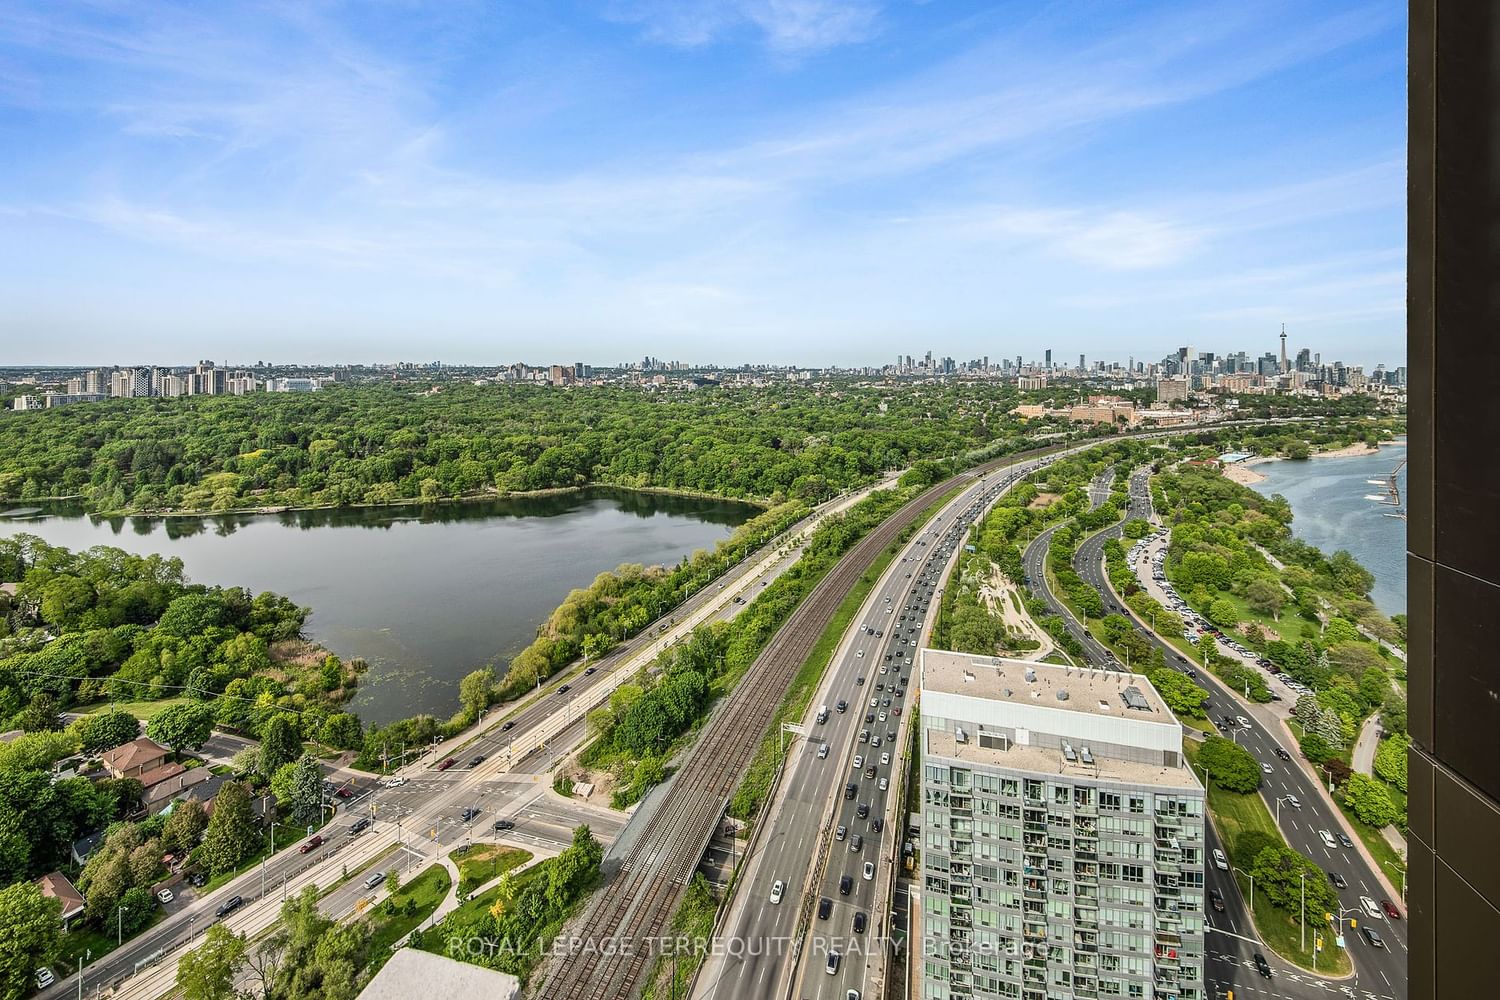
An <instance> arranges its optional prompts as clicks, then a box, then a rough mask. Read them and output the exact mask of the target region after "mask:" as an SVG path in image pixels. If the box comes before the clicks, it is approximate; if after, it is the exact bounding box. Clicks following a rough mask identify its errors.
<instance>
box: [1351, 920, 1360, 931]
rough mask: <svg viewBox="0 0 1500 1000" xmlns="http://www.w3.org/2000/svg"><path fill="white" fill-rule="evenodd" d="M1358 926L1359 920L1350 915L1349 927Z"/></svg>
mask: <svg viewBox="0 0 1500 1000" xmlns="http://www.w3.org/2000/svg"><path fill="white" fill-rule="evenodd" d="M1358 926H1359V920H1358V919H1356V918H1354V917H1350V918H1349V929H1350V930H1353V929H1354V928H1356V927H1358Z"/></svg>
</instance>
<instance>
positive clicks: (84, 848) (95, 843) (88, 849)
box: [73, 830, 104, 864]
mask: <svg viewBox="0 0 1500 1000" xmlns="http://www.w3.org/2000/svg"><path fill="white" fill-rule="evenodd" d="M102 843H104V831H103V830H95V831H94V832H93V833H91V834H89V835H88V836H87V837H79V838H78V839H77V840H75V841H73V857H74V858H75V859H76V860H77V861H78V863H79V864H83V863H84V862H85V861H87V860H88V859H89V855H91V854H93V853H94V852H95V851H97V850H98V849H99V845H100V844H102Z"/></svg>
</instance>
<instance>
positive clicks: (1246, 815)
mask: <svg viewBox="0 0 1500 1000" xmlns="http://www.w3.org/2000/svg"><path fill="white" fill-rule="evenodd" d="M1183 751H1184V752H1185V753H1186V754H1187V756H1188V759H1189V760H1191V761H1193V763H1194V764H1196V763H1197V761H1198V746H1197V744H1195V743H1194V742H1193V741H1192V740H1184V741H1183ZM1208 808H1209V812H1210V813H1211V814H1212V815H1213V819H1214V827H1215V829H1217V830H1218V832H1219V838H1220V839H1221V840H1222V841H1223V843H1224V850H1225V852H1226V853H1228V855H1229V863H1230V864H1232V865H1234V866H1235V867H1236V868H1241V869H1248V868H1249V867H1250V863H1251V859H1250V858H1242V857H1240V856H1239V853H1238V847H1239V842H1240V838H1241V836H1242V835H1243V834H1245V833H1247V832H1250V831H1258V832H1260V833H1263V834H1265V835H1266V836H1268V837H1270V838H1272V839H1273V840H1276V841H1279V842H1280V843H1282V844H1285V843H1286V841H1285V840H1284V839H1283V838H1282V836H1281V831H1279V830H1277V829H1276V823H1275V821H1274V820H1273V819H1272V818H1271V812H1270V810H1269V809H1267V808H1266V803H1265V801H1264V800H1263V799H1262V798H1261V797H1260V795H1259V794H1256V793H1251V794H1249V795H1240V794H1237V793H1235V792H1226V791H1224V790H1223V789H1222V788H1216V787H1210V788H1209V790H1208ZM1234 877H1235V881H1236V882H1238V883H1239V886H1240V893H1241V895H1243V896H1244V898H1245V899H1246V900H1248V899H1250V882H1249V879H1247V878H1246V877H1245V876H1244V875H1242V874H1240V873H1239V872H1235V876H1234ZM1254 919H1255V928H1256V930H1257V931H1258V932H1259V933H1260V936H1261V940H1263V941H1264V942H1265V944H1266V946H1267V947H1268V948H1270V949H1271V950H1272V951H1274V952H1276V954H1278V955H1280V956H1281V957H1282V958H1284V959H1286V960H1287V961H1288V962H1292V963H1293V964H1296V965H1300V966H1302V967H1303V968H1307V969H1310V968H1312V965H1313V952H1312V948H1311V945H1312V942H1313V932H1314V930H1317V931H1318V932H1319V933H1321V934H1322V935H1323V944H1324V948H1323V951H1322V952H1321V953H1320V954H1319V956H1318V968H1319V971H1321V972H1324V973H1327V974H1328V975H1334V976H1338V975H1345V974H1347V973H1348V972H1349V971H1350V969H1351V968H1352V965H1351V963H1350V961H1349V955H1348V953H1347V952H1345V951H1342V950H1340V949H1338V948H1336V947H1334V945H1333V937H1332V934H1331V931H1330V929H1329V928H1328V927H1327V926H1326V925H1324V924H1322V923H1319V922H1317V921H1314V920H1309V921H1308V925H1307V942H1308V945H1309V947H1308V948H1307V949H1305V950H1304V949H1303V948H1302V947H1301V930H1300V928H1299V927H1298V926H1297V923H1296V914H1294V913H1291V912H1289V911H1287V910H1280V909H1277V908H1276V907H1274V906H1272V905H1271V903H1270V902H1269V901H1268V900H1266V899H1265V897H1263V896H1257V897H1255V913H1254Z"/></svg>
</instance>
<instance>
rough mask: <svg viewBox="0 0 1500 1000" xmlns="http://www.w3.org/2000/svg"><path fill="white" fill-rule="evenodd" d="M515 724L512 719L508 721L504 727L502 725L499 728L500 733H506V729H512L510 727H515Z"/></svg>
mask: <svg viewBox="0 0 1500 1000" xmlns="http://www.w3.org/2000/svg"><path fill="white" fill-rule="evenodd" d="M515 724H516V720H514V719H512V720H510V721H509V722H507V723H506V724H505V725H503V726H501V727H500V731H501V732H502V733H503V732H505V731H506V730H507V729H509V728H511V727H512V726H514V725H515Z"/></svg>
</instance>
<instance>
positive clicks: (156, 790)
mask: <svg viewBox="0 0 1500 1000" xmlns="http://www.w3.org/2000/svg"><path fill="white" fill-rule="evenodd" d="M168 766H169V767H176V768H178V769H179V771H178V773H177V774H176V775H174V776H172V777H170V778H168V779H167V780H165V781H158V782H157V783H156V784H154V785H152V786H150V787H149V788H147V789H146V793H145V795H143V796H142V798H144V799H145V801H146V803H147V804H148V805H150V804H151V803H153V802H160V801H162V800H163V799H172V798H176V797H177V796H178V795H181V794H182V793H183V792H185V791H187V790H188V789H190V788H192V787H193V786H195V785H201V784H203V783H205V782H206V781H208V779H210V778H212V777H213V776H214V773H213V772H212V771H210V770H209V769H208V768H206V767H195V768H193V769H192V770H191V771H189V770H186V769H182V765H180V764H170V765H168ZM159 770H163V769H159ZM150 773H152V772H149V771H148V772H147V774H150ZM142 784H145V782H144V781H142Z"/></svg>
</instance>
